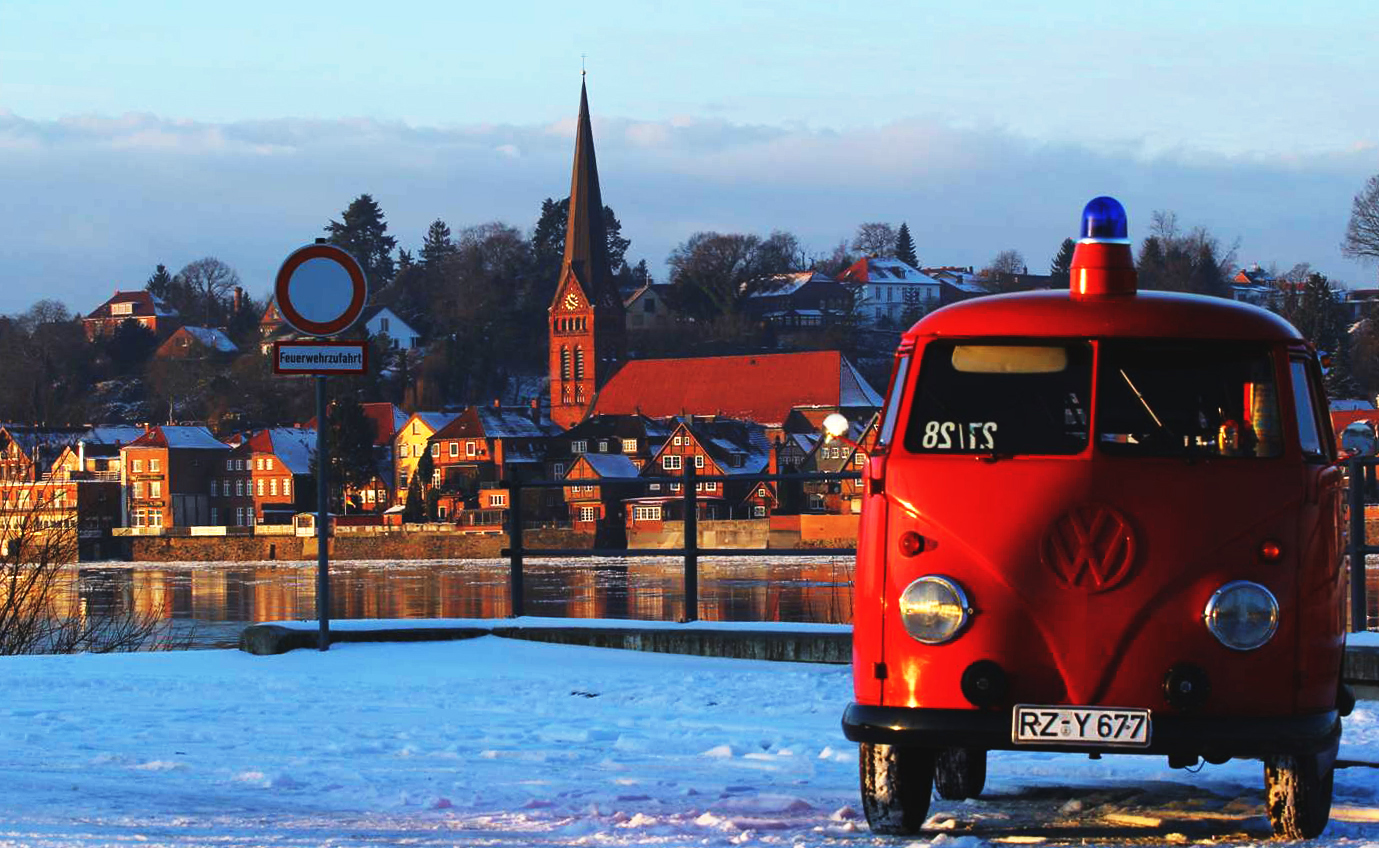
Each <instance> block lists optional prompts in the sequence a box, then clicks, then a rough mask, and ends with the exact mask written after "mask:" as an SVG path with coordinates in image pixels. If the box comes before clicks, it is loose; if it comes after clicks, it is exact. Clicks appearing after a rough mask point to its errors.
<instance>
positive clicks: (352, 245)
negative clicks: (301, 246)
mask: <svg viewBox="0 0 1379 848" xmlns="http://www.w3.org/2000/svg"><path fill="white" fill-rule="evenodd" d="M340 217H341V220H340V221H334V220H332V221H331V222H330V223H329V224H326V226H325V231H326V232H327V233H329V234H330V235H329V239H330V243H331V244H333V245H336V246H337V247H341V248H344V249H345V250H346V251H348V252H349V254H350V255H351V256H353V257H354V258H355V259H356V260H357V261H358V262H359V265H360V267H362V268H363V269H364V278H365V279H366V280H367V281H368V284H369V289H370V290H371V291H377V290H380V289H383V288H385V287H386V286H387V285H388V284H389V283H391V282H392V281H393V274H394V266H393V248H395V247H397V239H395V238H393V237H392V236H390V235H388V224H387V222H385V221H384V220H383V210H382V209H381V208H379V205H378V204H377V203H376V202H375V201H374V199H373V198H372V197H370V196H369V195H367V194H361V195H359V197H357V198H355V200H354V202H353V203H351V204H350V205H349V208H348V209H346V210H345V212H344V214H343V215H341V216H340Z"/></svg>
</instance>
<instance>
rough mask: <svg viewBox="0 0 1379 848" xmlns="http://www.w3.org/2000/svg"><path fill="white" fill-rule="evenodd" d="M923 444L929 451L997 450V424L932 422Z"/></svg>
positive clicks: (928, 424) (927, 426) (925, 430)
mask: <svg viewBox="0 0 1379 848" xmlns="http://www.w3.org/2000/svg"><path fill="white" fill-rule="evenodd" d="M921 444H922V445H923V446H924V447H925V448H926V449H928V450H977V451H981V450H995V449H996V422H995V421H972V422H969V423H967V424H963V423H959V422H957V421H930V422H928V423H927V424H925V425H924V439H923V441H922V442H921Z"/></svg>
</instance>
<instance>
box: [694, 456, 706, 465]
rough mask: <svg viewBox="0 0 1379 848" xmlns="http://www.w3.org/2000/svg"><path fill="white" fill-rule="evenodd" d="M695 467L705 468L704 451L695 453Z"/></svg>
mask: <svg viewBox="0 0 1379 848" xmlns="http://www.w3.org/2000/svg"><path fill="white" fill-rule="evenodd" d="M694 467H695V468H703V467H704V455H703V454H702V453H697V454H695V455H694Z"/></svg>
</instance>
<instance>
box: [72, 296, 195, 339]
mask: <svg viewBox="0 0 1379 848" xmlns="http://www.w3.org/2000/svg"><path fill="white" fill-rule="evenodd" d="M129 320H133V321H135V322H137V323H139V324H141V325H143V326H144V327H146V328H148V329H149V330H152V331H153V334H154V335H155V336H157V337H158V338H159V339H165V338H167V337H168V336H170V335H171V334H172V332H173V331H174V330H176V329H177V328H178V327H180V326H182V316H180V315H179V314H178V313H177V310H176V309H173V308H172V307H171V306H168V305H167V304H166V303H164V302H163V301H161V300H159V299H158V298H156V297H154V296H153V294H152V293H150V292H147V291H144V290H143V289H138V290H136V291H127V292H122V291H118V290H117V291H116V292H115V294H114V295H112V296H111V298H110V299H109V300H107V301H106V302H105V303H102V304H101V305H100V306H98V307H96V308H95V309H94V310H93V311H92V312H91V314H90V315H87V316H86V317H85V318H83V319H82V321H81V324H82V328H83V329H85V330H86V339H87V341H95V340H96V339H99V338H101V337H103V336H108V335H111V334H113V333H114V332H115V330H116V329H117V328H118V327H119V326H120V324H122V323H124V322H125V321H129Z"/></svg>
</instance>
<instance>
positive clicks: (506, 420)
mask: <svg viewBox="0 0 1379 848" xmlns="http://www.w3.org/2000/svg"><path fill="white" fill-rule="evenodd" d="M476 411H477V412H478V414H479V423H480V424H482V425H483V428H484V435H485V436H486V437H487V438H490V439H512V438H540V437H543V436H555V435H558V434H560V433H561V432H563V431H562V430H561V428H560V427H559V426H558V425H555V424H547V423H545V422H543V423H541V424H538V423H537V422H535V421H533V420H532V419H531V413H530V412H529V411H528V410H526V409H522V410H514V409H494V408H493V407H479V408H478V409H477V410H476Z"/></svg>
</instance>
